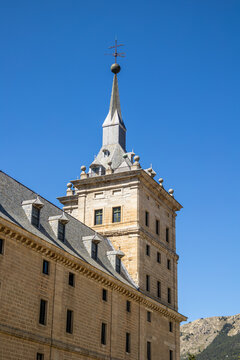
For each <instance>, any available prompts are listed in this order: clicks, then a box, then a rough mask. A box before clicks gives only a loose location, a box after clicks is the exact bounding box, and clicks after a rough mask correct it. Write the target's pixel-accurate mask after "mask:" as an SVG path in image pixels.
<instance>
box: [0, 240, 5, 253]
mask: <svg viewBox="0 0 240 360" xmlns="http://www.w3.org/2000/svg"><path fill="white" fill-rule="evenodd" d="M3 244H4V240H3V239H0V254H3Z"/></svg>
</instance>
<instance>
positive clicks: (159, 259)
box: [157, 251, 161, 264]
mask: <svg viewBox="0 0 240 360" xmlns="http://www.w3.org/2000/svg"><path fill="white" fill-rule="evenodd" d="M157 262H158V263H159V264H160V263H161V254H160V252H159V251H158V252H157Z"/></svg>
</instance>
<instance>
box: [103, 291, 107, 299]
mask: <svg viewBox="0 0 240 360" xmlns="http://www.w3.org/2000/svg"><path fill="white" fill-rule="evenodd" d="M102 299H103V301H107V290H106V289H102Z"/></svg>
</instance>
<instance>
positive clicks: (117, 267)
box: [116, 256, 121, 274]
mask: <svg viewBox="0 0 240 360" xmlns="http://www.w3.org/2000/svg"><path fill="white" fill-rule="evenodd" d="M116 272H118V273H119V274H120V273H121V259H120V258H119V257H118V256H116Z"/></svg>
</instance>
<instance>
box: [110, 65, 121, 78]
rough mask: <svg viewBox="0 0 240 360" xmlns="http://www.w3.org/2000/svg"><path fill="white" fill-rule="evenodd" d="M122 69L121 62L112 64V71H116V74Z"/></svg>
mask: <svg viewBox="0 0 240 360" xmlns="http://www.w3.org/2000/svg"><path fill="white" fill-rule="evenodd" d="M120 70H121V66H120V65H119V64H116V63H115V64H112V66H111V72H112V73H114V74H115V75H116V74H118V73H119V72H120Z"/></svg>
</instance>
